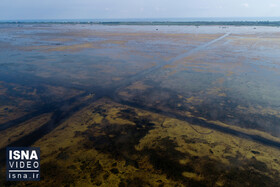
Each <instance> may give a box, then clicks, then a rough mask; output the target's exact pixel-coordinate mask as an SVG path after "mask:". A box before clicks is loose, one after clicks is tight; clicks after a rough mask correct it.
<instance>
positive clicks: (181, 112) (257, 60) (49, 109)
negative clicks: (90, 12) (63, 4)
mask: <svg viewBox="0 0 280 187" xmlns="http://www.w3.org/2000/svg"><path fill="white" fill-rule="evenodd" d="M279 51H280V28H278V27H261V26H259V27H254V26H252V27H250V26H242V27H237V26H227V27H225V26H164V25H157V26H152V25H146V26H144V25H142V26H141V25H138V26H137V25H122V26H121V25H98V24H1V25H0V164H1V170H0V186H238V187H240V186H269V187H272V186H280V61H279V59H280V53H279ZM21 146H23V147H28V146H32V147H40V149H41V180H40V182H7V181H5V178H6V176H5V175H6V170H5V160H6V158H5V153H6V147H21Z"/></svg>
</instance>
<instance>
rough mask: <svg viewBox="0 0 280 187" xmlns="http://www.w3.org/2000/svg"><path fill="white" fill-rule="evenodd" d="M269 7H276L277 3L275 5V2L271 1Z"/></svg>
mask: <svg viewBox="0 0 280 187" xmlns="http://www.w3.org/2000/svg"><path fill="white" fill-rule="evenodd" d="M269 7H270V8H276V7H278V5H277V4H274V3H271V4H269Z"/></svg>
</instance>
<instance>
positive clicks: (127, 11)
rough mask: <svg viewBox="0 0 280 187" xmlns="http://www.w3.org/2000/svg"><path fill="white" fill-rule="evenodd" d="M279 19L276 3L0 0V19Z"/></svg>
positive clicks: (245, 0)
mask: <svg viewBox="0 0 280 187" xmlns="http://www.w3.org/2000/svg"><path fill="white" fill-rule="evenodd" d="M185 17H280V0H0V19H1V20H10V19H16V20H19V19H87V18H89V19H98V18H185Z"/></svg>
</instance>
